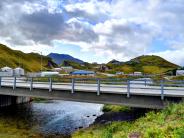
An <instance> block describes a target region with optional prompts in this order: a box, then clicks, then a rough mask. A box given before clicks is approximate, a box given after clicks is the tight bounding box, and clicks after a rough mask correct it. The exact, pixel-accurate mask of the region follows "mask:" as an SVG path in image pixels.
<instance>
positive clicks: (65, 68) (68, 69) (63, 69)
mask: <svg viewBox="0 0 184 138" xmlns="http://www.w3.org/2000/svg"><path fill="white" fill-rule="evenodd" d="M61 71H64V72H66V73H70V72H72V71H73V67H72V66H63V67H61Z"/></svg>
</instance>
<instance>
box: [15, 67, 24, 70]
mask: <svg viewBox="0 0 184 138" xmlns="http://www.w3.org/2000/svg"><path fill="white" fill-rule="evenodd" d="M15 69H20V70H24V69H23V68H21V67H17V68H15Z"/></svg>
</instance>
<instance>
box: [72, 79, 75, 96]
mask: <svg viewBox="0 0 184 138" xmlns="http://www.w3.org/2000/svg"><path fill="white" fill-rule="evenodd" d="M74 91H75V79H74V78H72V94H73V93H74Z"/></svg>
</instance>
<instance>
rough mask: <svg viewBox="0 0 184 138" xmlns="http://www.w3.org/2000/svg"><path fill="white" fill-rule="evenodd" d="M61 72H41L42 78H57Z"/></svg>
mask: <svg viewBox="0 0 184 138" xmlns="http://www.w3.org/2000/svg"><path fill="white" fill-rule="evenodd" d="M57 75H59V72H51V71H43V72H41V77H49V76H57Z"/></svg>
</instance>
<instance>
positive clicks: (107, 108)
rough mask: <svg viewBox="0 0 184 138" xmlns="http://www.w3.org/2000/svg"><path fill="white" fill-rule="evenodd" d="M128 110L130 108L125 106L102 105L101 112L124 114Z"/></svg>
mask: <svg viewBox="0 0 184 138" xmlns="http://www.w3.org/2000/svg"><path fill="white" fill-rule="evenodd" d="M129 110H130V108H129V107H127V106H119V105H110V104H106V105H104V106H103V109H102V111H103V112H125V111H129Z"/></svg>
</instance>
